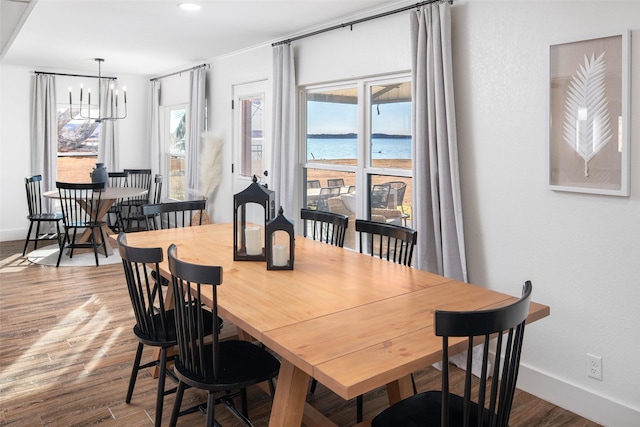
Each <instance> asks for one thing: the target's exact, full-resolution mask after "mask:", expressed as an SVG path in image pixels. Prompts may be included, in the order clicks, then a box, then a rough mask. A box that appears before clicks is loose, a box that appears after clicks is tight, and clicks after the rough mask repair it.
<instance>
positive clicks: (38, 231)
mask: <svg viewBox="0 0 640 427" xmlns="http://www.w3.org/2000/svg"><path fill="white" fill-rule="evenodd" d="M36 222H37V225H36V240H35V242H34V243H33V250H36V249H38V236H39V235H40V221H36Z"/></svg>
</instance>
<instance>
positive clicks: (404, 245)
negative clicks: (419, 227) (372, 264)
mask: <svg viewBox="0 0 640 427" xmlns="http://www.w3.org/2000/svg"><path fill="white" fill-rule="evenodd" d="M356 232H357V233H359V243H360V253H365V252H366V253H369V254H371V255H372V256H377V257H378V258H381V259H386V260H387V261H392V262H396V263H398V264H403V265H407V266H410V265H411V262H412V259H413V250H414V248H415V246H416V243H417V240H418V232H417V231H415V230H413V229H411V228H407V227H402V226H400V225H395V224H386V223H384V222H377V221H368V220H364V219H356ZM365 239H366V240H365ZM365 247H366V248H367V249H366V250H365Z"/></svg>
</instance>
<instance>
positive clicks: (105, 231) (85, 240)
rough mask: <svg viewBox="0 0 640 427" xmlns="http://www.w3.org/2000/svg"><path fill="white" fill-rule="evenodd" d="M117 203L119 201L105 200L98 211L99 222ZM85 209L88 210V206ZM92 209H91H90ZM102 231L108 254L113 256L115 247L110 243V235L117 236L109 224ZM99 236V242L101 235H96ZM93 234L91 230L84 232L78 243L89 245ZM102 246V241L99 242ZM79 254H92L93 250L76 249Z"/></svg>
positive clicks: (102, 227) (103, 226)
mask: <svg viewBox="0 0 640 427" xmlns="http://www.w3.org/2000/svg"><path fill="white" fill-rule="evenodd" d="M116 201H117V199H103V200H102V201H101V202H100V206H99V209H98V214H97V218H98V220H101V219H102V218H104V216H105V215H106V214H107V212H108V211H109V209H111V206H113V204H114V203H115V202H116ZM82 207H83V208H84V209H87V207H86V206H82ZM89 209H90V208H89ZM100 228H101V229H102V234H103V235H104V244H105V246H106V248H107V253H108V254H109V255H113V247H112V246H111V242H109V235H111V234H115V233H114V232H113V230H112V229H110V228H109V227H108V226H107V224H106V223H105V224H104V225H102V226H101V227H100ZM96 234H97V235H98V236H97V238H98V240H100V239H101V238H100V233H99V232H97V233H96ZM92 238H93V237H92V234H91V229H86V230H85V231H84V233H82V235H80V237H79V238H78V239H77V240H76V243H88V242H90V241H91V239H92ZM100 244H102V241H101V240H100V241H98V245H100ZM76 251H77V252H78V253H82V252H92V251H93V249H89V248H87V249H85V248H80V249H75V250H74V252H76Z"/></svg>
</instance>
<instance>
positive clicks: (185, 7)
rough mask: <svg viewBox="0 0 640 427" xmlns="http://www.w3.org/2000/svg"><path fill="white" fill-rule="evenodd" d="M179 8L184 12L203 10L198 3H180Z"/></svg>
mask: <svg viewBox="0 0 640 427" xmlns="http://www.w3.org/2000/svg"><path fill="white" fill-rule="evenodd" d="M178 7H179V8H180V9H182V10H189V11H193V10H200V8H201V6H200V5H199V4H196V3H179V4H178Z"/></svg>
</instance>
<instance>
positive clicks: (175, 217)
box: [142, 199, 207, 230]
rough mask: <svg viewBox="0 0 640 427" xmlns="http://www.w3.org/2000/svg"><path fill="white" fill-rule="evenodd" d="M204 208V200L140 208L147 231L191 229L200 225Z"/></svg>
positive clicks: (205, 205)
mask: <svg viewBox="0 0 640 427" xmlns="http://www.w3.org/2000/svg"><path fill="white" fill-rule="evenodd" d="M206 208H207V201H206V200H204V199H202V200H188V201H184V202H167V203H158V204H153V205H145V206H142V216H143V217H144V218H145V220H146V223H147V230H162V229H167V228H182V227H191V226H195V225H202V217H203V213H204V212H205V210H206Z"/></svg>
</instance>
